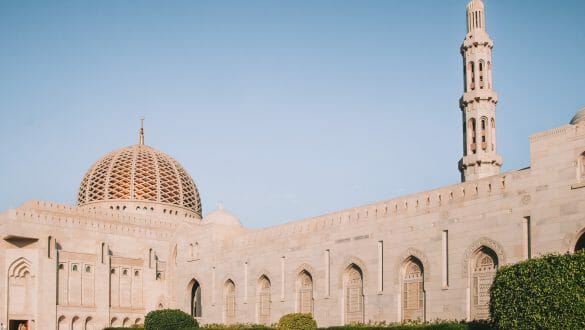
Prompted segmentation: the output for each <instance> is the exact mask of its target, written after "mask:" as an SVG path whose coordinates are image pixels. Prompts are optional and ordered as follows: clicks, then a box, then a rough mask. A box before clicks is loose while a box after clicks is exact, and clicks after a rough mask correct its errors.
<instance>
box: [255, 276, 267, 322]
mask: <svg viewBox="0 0 585 330" xmlns="http://www.w3.org/2000/svg"><path fill="white" fill-rule="evenodd" d="M257 291H258V294H257V306H256V312H257V318H258V323H260V324H264V325H269V324H270V280H269V279H268V277H266V276H264V275H262V276H261V277H260V279H259V280H258V289H257Z"/></svg>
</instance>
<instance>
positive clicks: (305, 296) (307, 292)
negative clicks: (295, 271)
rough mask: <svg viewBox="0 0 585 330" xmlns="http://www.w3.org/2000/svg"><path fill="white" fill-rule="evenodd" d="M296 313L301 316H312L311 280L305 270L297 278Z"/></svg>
mask: <svg viewBox="0 0 585 330" xmlns="http://www.w3.org/2000/svg"><path fill="white" fill-rule="evenodd" d="M296 287H297V311H298V312H299V313H303V314H313V278H312V277H311V274H309V272H307V271H306V270H303V271H302V272H300V273H299V276H298V277H297V283H296Z"/></svg>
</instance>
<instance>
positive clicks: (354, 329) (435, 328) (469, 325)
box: [182, 321, 494, 330]
mask: <svg viewBox="0 0 585 330" xmlns="http://www.w3.org/2000/svg"><path fill="white" fill-rule="evenodd" d="M203 327H204V328H207V329H216V330H248V329H254V330H275V329H276V328H271V327H266V326H263V325H250V324H236V325H223V324H207V325H205V326H203ZM295 329H296V328H295ZM318 329H319V330H383V329H390V330H494V328H493V327H492V326H491V324H490V323H489V322H487V321H474V322H464V321H461V322H457V321H437V322H433V323H423V324H355V325H343V326H333V327H328V328H318ZM182 330H192V329H182Z"/></svg>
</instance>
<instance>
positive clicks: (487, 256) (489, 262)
mask: <svg viewBox="0 0 585 330" xmlns="http://www.w3.org/2000/svg"><path fill="white" fill-rule="evenodd" d="M470 268H471V278H470V280H471V283H470V284H471V319H472V320H481V319H484V320H485V319H488V318H489V316H490V314H489V303H490V288H491V286H492V282H493V281H494V277H495V276H496V270H497V268H498V257H497V255H496V253H495V252H494V251H493V250H492V249H490V248H488V247H485V246H482V247H481V248H480V249H479V250H477V252H476V253H475V254H474V256H473V258H472V259H471V265H470Z"/></svg>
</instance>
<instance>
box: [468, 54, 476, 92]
mask: <svg viewBox="0 0 585 330" xmlns="http://www.w3.org/2000/svg"><path fill="white" fill-rule="evenodd" d="M467 72H469V75H470V79H469V89H471V90H475V64H474V63H473V61H471V62H469V64H468V68H467Z"/></svg>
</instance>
